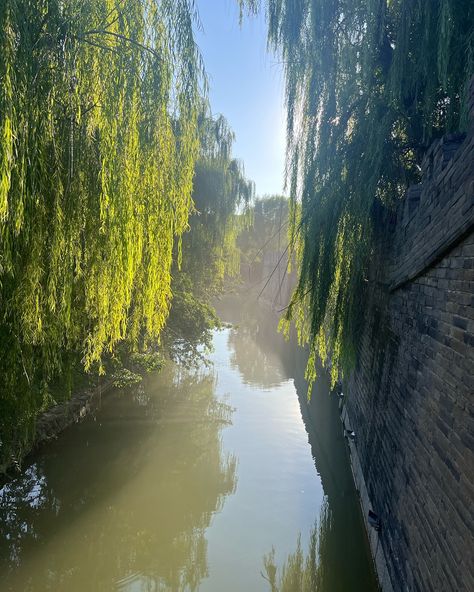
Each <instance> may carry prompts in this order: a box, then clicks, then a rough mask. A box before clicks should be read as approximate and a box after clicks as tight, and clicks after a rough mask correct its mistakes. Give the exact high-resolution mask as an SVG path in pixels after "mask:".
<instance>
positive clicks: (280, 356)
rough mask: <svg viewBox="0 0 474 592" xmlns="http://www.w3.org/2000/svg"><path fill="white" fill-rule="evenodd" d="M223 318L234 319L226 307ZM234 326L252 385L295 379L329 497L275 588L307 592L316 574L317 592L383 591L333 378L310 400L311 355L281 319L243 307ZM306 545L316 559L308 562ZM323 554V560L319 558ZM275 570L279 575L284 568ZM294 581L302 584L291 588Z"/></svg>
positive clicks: (236, 356) (237, 353)
mask: <svg viewBox="0 0 474 592" xmlns="http://www.w3.org/2000/svg"><path fill="white" fill-rule="evenodd" d="M230 307H231V311H235V304H234V303H233V302H231V303H230ZM221 314H223V315H229V314H230V313H229V312H228V311H226V310H225V306H224V304H223V305H222V310H221ZM233 314H234V315H235V312H234V313H233ZM233 321H234V322H238V329H237V330H234V331H232V333H231V335H230V337H229V346H230V347H231V349H232V351H233V354H232V361H233V363H234V364H235V365H236V367H237V368H238V370H239V372H240V373H241V376H242V380H243V381H244V382H247V383H251V384H258V385H259V386H261V387H265V388H269V387H272V386H273V383H274V382H276V381H280V382H281V381H283V380H290V379H292V380H293V382H294V386H295V388H296V392H297V395H298V401H299V406H300V412H301V417H302V419H303V423H304V426H305V428H306V432H307V434H308V442H309V444H310V447H311V453H312V457H313V460H314V465H315V467H316V470H317V472H318V474H319V476H320V479H321V484H322V487H323V491H324V495H325V501H324V504H323V505H322V506H321V515H320V517H319V520H318V526H317V528H316V530H314V531H313V533H312V534H311V536H310V537H309V542H308V541H303V543H304V544H303V543H301V541H300V542H299V543H298V545H297V550H296V552H295V553H294V554H292V555H290V556H289V557H288V558H287V560H286V562H283V561H282V560H280V563H281V564H282V567H281V568H280V570H279V571H280V573H281V574H282V577H283V579H282V580H281V581H277V580H275V581H273V585H274V586H278V587H277V588H275V590H279V591H284V592H299V591H300V590H306V588H299V587H298V586H299V585H300V583H301V582H302V581H306V580H304V578H307V577H309V575H311V578H312V580H311V581H312V582H313V584H314V582H316V581H318V582H320V583H319V584H318V585H319V588H317V587H315V588H314V590H323V591H324V592H337V591H339V590H341V591H345V590H351V592H358V591H361V592H369V591H372V590H377V583H376V579H375V575H374V572H373V569H372V565H371V559H370V554H369V550H368V543H367V540H366V536H365V532H364V526H363V522H362V516H361V513H360V509H359V502H358V494H357V492H356V490H355V487H354V483H353V479H352V473H351V469H350V465H349V458H348V452H347V448H346V446H345V442H344V438H343V434H342V428H341V423H340V420H339V409H338V401H337V399H336V397H332V396H331V394H330V387H329V381H328V379H327V377H326V376H325V373H324V372H323V371H322V369H321V371H320V376H319V378H318V380H317V381H316V383H315V385H314V387H313V391H312V393H311V400H310V401H308V398H307V392H308V383H307V382H306V380H305V378H304V374H305V367H306V360H307V356H306V354H305V352H304V350H302V349H300V348H298V347H297V344H296V340H295V339H291V340H290V342H286V341H285V340H284V339H283V337H282V336H281V335H278V334H276V327H277V324H278V317H277V315H274V314H272V313H269V312H268V311H266V310H264V309H256V308H255V307H254V306H252V305H251V304H250V303H249V304H248V306H247V307H244V308H243V310H242V309H241V314H240V316H239V317H238V318H235V316H234V319H233ZM311 521H312V519H311ZM315 545H316V546H315ZM306 547H308V555H307V558H306V559H305V561H303V562H302V563H301V561H302V554H303V549H305V548H306ZM277 551H278V545H277ZM315 551H317V557H316V556H314V553H315ZM268 559H269V557H268V556H267V560H268ZM308 560H310V563H309V564H307V562H308ZM269 565H270V564H269ZM273 567H274V568H275V570H276V568H277V566H276V565H274V566H273ZM271 569H272V568H271ZM316 571H317V573H316ZM275 573H276V571H275ZM291 574H292V575H291ZM268 575H269V574H268V573H267V574H266V577H268ZM316 576H317V577H316ZM275 577H276V576H275ZM292 577H294V582H295V583H294V584H290V582H292V581H293V580H292V579H291V578H292ZM302 578H303V579H302ZM298 582H299V583H298ZM314 585H315V584H314ZM308 589H309V590H312V588H308Z"/></svg>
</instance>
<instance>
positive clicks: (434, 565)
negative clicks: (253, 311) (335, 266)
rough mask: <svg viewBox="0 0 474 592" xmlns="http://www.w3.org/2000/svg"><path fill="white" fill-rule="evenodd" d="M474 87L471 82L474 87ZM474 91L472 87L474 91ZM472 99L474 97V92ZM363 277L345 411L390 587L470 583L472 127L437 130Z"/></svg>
mask: <svg viewBox="0 0 474 592" xmlns="http://www.w3.org/2000/svg"><path fill="white" fill-rule="evenodd" d="M473 89H474V87H473ZM473 98H474V92H473ZM473 105H474V100H473ZM422 169H423V182H422V184H420V185H417V186H415V187H413V188H411V189H410V190H409V191H408V192H407V195H406V198H405V199H404V200H403V201H402V202H401V203H400V206H399V207H398V209H397V212H396V219H395V220H394V221H392V222H393V223H392V225H391V232H390V233H389V236H388V237H387V236H385V237H384V239H383V240H382V239H381V241H380V243H379V245H378V248H377V250H376V255H375V256H374V261H373V266H372V267H373V269H372V275H371V277H370V278H369V283H368V288H367V311H366V323H365V326H364V330H363V332H362V334H361V335H360V340H359V344H358V354H357V363H356V367H355V369H354V371H353V372H352V374H351V376H350V377H349V378H348V380H347V384H346V386H345V388H346V392H347V397H346V404H345V405H346V412H347V417H348V421H349V423H350V424H351V427H352V429H354V430H355V432H356V435H357V439H356V442H355V446H356V449H357V453H358V456H359V460H360V464H361V468H362V473H363V476H364V479H365V484H366V486H367V491H368V495H369V498H370V503H371V505H372V507H373V509H374V511H375V512H376V513H377V514H378V515H379V516H380V518H381V521H382V529H381V531H380V535H379V541H380V544H381V545H382V547H383V551H384V554H385V559H386V561H387V567H388V572H389V575H390V580H391V583H392V586H393V589H394V590H395V591H397V592H398V591H405V590H410V591H411V590H413V591H420V592H421V591H423V592H427V591H430V590H433V591H435V592H444V591H445V592H452V591H456V592H462V591H466V592H468V591H472V590H474V539H473V535H474V133H473V130H471V131H470V132H469V133H468V134H467V136H459V135H451V136H447V137H445V138H443V139H442V140H439V141H437V142H436V143H435V144H434V145H433V146H432V147H431V149H430V150H429V151H428V153H427V155H426V157H425V160H424V163H423V167H422Z"/></svg>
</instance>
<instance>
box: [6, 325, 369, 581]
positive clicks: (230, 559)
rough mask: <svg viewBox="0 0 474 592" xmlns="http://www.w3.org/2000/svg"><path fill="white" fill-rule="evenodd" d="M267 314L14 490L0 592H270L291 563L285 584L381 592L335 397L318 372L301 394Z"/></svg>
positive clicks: (124, 406)
mask: <svg viewBox="0 0 474 592" xmlns="http://www.w3.org/2000/svg"><path fill="white" fill-rule="evenodd" d="M274 323H275V320H274V319H271V322H270V323H268V322H265V323H263V322H262V318H261V317H260V319H257V318H255V316H253V317H252V316H250V317H249V316H247V318H244V319H241V320H240V322H239V324H238V325H234V326H233V327H230V328H227V329H224V330H223V331H220V332H216V333H215V335H214V348H215V351H214V353H213V354H211V356H210V365H208V366H206V365H203V366H202V367H201V368H200V369H199V370H198V371H194V372H185V371H179V370H178V369H176V368H173V367H171V366H168V367H167V368H166V369H165V370H164V371H163V372H162V373H161V374H159V375H157V376H150V377H148V378H147V380H146V381H145V383H144V384H143V385H142V386H141V387H139V388H138V389H137V390H135V391H134V392H132V393H130V392H128V393H123V392H116V393H112V394H111V395H108V396H107V397H105V398H104V400H103V402H102V405H101V407H100V409H99V410H97V412H96V413H95V415H94V416H91V417H89V418H87V419H86V420H85V421H84V422H82V423H81V424H78V425H76V426H74V427H73V428H71V429H69V430H68V431H66V432H65V433H64V434H63V435H62V436H61V437H60V439H59V440H58V441H55V442H52V443H50V444H49V445H47V446H46V447H44V448H43V449H42V450H41V452H40V454H38V455H37V456H36V457H35V458H33V459H32V460H31V462H30V464H29V466H27V467H26V470H25V472H24V474H23V475H22V476H21V477H20V478H18V479H16V480H14V481H11V482H9V483H8V484H7V485H5V486H4V487H3V489H1V490H0V511H1V516H0V518H1V522H0V524H1V527H0V528H1V532H0V558H1V563H0V590H2V592H4V591H5V592H6V591H15V592H30V591H31V592H43V591H54V592H59V591H63V590H64V591H67V592H79V591H80V592H92V591H97V592H102V591H108V590H119V591H127V592H145V591H146V592H158V591H168V590H169V591H188V590H189V591H194V590H201V591H204V592H258V591H262V592H265V591H271V590H272V587H271V585H270V583H269V580H272V578H273V576H274V574H275V568H276V576H275V577H276V581H277V582H278V578H279V574H280V575H281V571H282V567H283V565H284V564H285V563H286V564H287V568H286V574H287V578H286V579H287V582H286V583H285V587H283V589H284V590H285V592H300V591H302V590H303V589H304V590H308V591H309V590H317V591H322V592H337V591H344V592H347V591H350V592H359V591H360V592H371V591H372V590H376V585H375V582H374V577H373V573H372V568H371V563H370V558H369V555H368V551H367V545H366V541H365V535H364V531H363V524H362V519H361V516H360V514H359V510H358V505H357V496H356V492H355V490H354V487H353V484H352V480H351V475H350V468H349V464H348V459H347V456H346V451H345V444H344V440H343V437H342V434H341V429H340V424H339V421H338V409H337V401H336V400H334V398H331V397H330V396H329V394H328V386H327V383H326V382H325V380H324V378H321V380H320V381H319V382H318V383H317V384H316V386H315V388H314V392H313V397H312V402H311V404H310V405H308V404H307V403H306V384H305V382H304V378H303V374H304V359H303V355H302V353H301V352H297V350H296V349H295V348H294V347H293V346H291V345H289V344H287V343H284V342H283V341H282V340H281V339H280V338H279V337H278V336H276V335H275V332H274ZM312 531H313V536H312V537H311V532H312ZM298 540H300V547H298ZM311 540H312V541H313V545H312V549H313V551H315V557H314V560H313V561H308V562H306V559H305V557H306V554H307V553H308V550H309V549H310V548H311V545H310V541H311ZM298 548H299V549H300V551H301V554H298V553H297V550H298ZM289 556H290V560H289V562H288V557H289ZM302 571H305V574H304V576H301V577H300V575H298V574H299V572H302ZM291 578H293V583H291V582H290V579H291ZM304 578H306V580H305V581H306V582H308V584H307V587H303V586H302V585H301V584H300V583H296V582H301V581H302V580H303V579H304ZM309 582H311V583H309ZM305 586H306V584H305ZM273 589H274V590H276V589H277V588H276V587H274V588H273ZM278 589H280V588H279V587H278Z"/></svg>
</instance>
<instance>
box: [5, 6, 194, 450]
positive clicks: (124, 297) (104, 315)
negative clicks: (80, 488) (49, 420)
mask: <svg viewBox="0 0 474 592" xmlns="http://www.w3.org/2000/svg"><path fill="white" fill-rule="evenodd" d="M196 19H197V15H196V13H195V7H194V1H193V0H126V1H124V0H69V1H68V2H62V1H61V0H2V2H0V306H1V318H0V337H1V340H2V347H1V356H2V359H1V367H2V369H3V368H10V369H11V368H16V367H18V368H19V370H18V372H17V373H16V374H15V373H14V372H9V373H4V372H3V370H2V379H1V380H2V384H1V397H0V404H1V409H0V415H1V423H2V425H1V428H2V430H1V438H2V443H3V445H4V446H6V445H7V443H8V442H9V441H11V440H12V439H14V437H13V436H12V434H7V433H6V432H8V429H10V430H11V429H14V430H15V433H16V434H17V435H18V434H21V437H22V438H23V437H25V438H27V436H25V435H24V434H25V433H26V432H25V430H24V429H23V428H25V427H28V426H31V425H32V418H33V417H34V415H35V413H36V412H37V410H38V409H40V408H41V407H42V406H44V404H45V401H44V398H43V394H42V389H41V387H39V388H36V387H34V386H33V385H37V384H41V382H42V381H43V382H45V381H47V380H48V378H49V377H50V376H51V375H53V374H54V372H55V371H56V370H57V369H58V367H60V365H61V362H62V359H61V358H62V357H63V354H64V352H67V351H79V352H82V356H83V363H84V365H85V368H86V369H89V368H91V366H93V365H100V364H101V359H102V356H103V354H104V352H106V351H111V350H112V349H113V348H114V346H115V344H117V343H118V342H119V341H122V340H124V339H127V340H129V341H130V342H131V343H132V344H138V343H139V342H140V341H142V342H143V341H144V340H146V339H148V338H158V337H159V334H160V332H161V330H162V328H163V326H164V324H165V321H166V318H167V315H168V311H169V304H170V298H171V290H170V284H171V275H170V270H171V264H172V256H173V246H174V243H175V240H176V237H180V236H181V233H182V232H183V231H184V230H185V229H186V228H187V224H188V214H189V212H190V208H191V204H192V197H191V192H192V180H193V174H194V165H195V160H196V157H197V155H198V150H199V142H198V136H197V125H196V123H197V115H198V111H199V108H200V104H201V93H202V88H203V86H204V85H205V79H204V74H203V69H202V65H201V61H200V56H199V53H198V50H197V48H196V46H195V42H194V38H193V26H194V25H195V22H196ZM7 374H8V376H7ZM23 386H25V388H24V389H23V388H22V387H23ZM35 389H36V390H35ZM21 393H26V394H25V395H24V398H23V400H22V395H21ZM5 426H7V427H5ZM8 426H14V427H10V428H8ZM7 428H8V429H7ZM15 437H16V436H15ZM18 437H20V436H18Z"/></svg>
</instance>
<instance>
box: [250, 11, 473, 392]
mask: <svg viewBox="0 0 474 592" xmlns="http://www.w3.org/2000/svg"><path fill="white" fill-rule="evenodd" d="M240 5H241V7H242V13H244V12H245V11H250V12H255V11H257V10H259V8H261V7H262V5H263V6H264V9H265V11H266V16H267V20H268V42H269V45H270V47H271V48H272V49H273V50H275V51H277V52H278V54H279V56H280V58H281V60H282V63H283V68H284V72H285V79H286V105H287V170H288V179H287V183H288V186H289V190H290V194H291V196H292V200H293V217H292V219H293V221H292V226H291V230H290V245H291V246H292V248H293V249H294V250H295V252H296V253H297V254H298V257H299V267H300V270H299V283H298V287H297V289H296V291H295V293H294V296H293V299H292V302H291V304H290V307H289V308H288V311H287V315H286V320H287V321H288V320H289V319H291V318H293V319H295V321H296V325H297V327H298V330H299V334H300V338H301V341H302V342H307V343H309V344H310V349H311V356H310V361H309V364H308V378H309V379H310V380H311V379H313V378H314V376H315V360H316V358H317V357H318V356H319V357H321V358H322V360H323V361H325V360H326V359H328V358H330V359H331V361H332V380H333V383H334V382H335V381H336V379H337V377H338V373H339V371H340V370H341V369H343V368H347V367H350V365H351V364H352V362H353V360H354V356H355V343H356V340H357V335H358V332H359V328H360V323H361V321H362V316H361V314H362V313H363V309H364V285H365V284H366V281H365V280H366V279H367V269H368V263H369V261H370V257H371V253H372V250H373V234H374V208H375V204H376V203H379V204H382V205H383V206H384V207H387V208H390V207H392V206H393V205H394V204H395V203H396V201H397V199H399V198H400V196H401V195H402V194H403V192H404V190H405V188H406V187H407V185H408V183H410V182H412V181H415V180H417V179H418V177H419V170H420V168H419V165H420V161H421V157H422V155H423V153H424V151H425V150H426V147H427V146H428V145H429V143H430V142H431V141H432V140H433V139H434V138H436V137H438V136H440V135H441V134H443V133H445V132H447V131H457V130H463V129H465V127H466V123H467V122H466V118H467V116H466V101H465V98H466V93H467V86H468V83H469V80H470V78H471V76H472V75H473V73H474V4H473V3H472V2H470V1H469V0H433V1H429V2H428V1H425V0H333V1H331V2H328V1H327V0H298V1H294V0H265V2H259V1H258V0H241V2H240ZM296 204H298V207H296Z"/></svg>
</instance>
